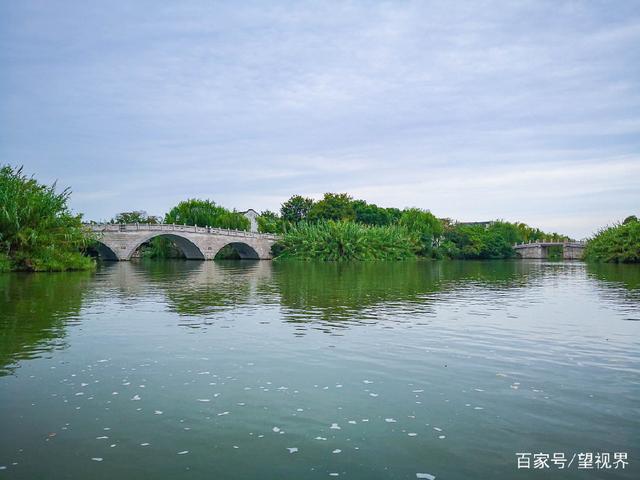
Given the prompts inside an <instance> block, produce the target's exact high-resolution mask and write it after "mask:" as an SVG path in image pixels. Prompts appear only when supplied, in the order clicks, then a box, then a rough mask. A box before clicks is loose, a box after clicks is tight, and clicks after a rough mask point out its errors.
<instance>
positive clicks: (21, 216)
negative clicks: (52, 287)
mask: <svg viewBox="0 0 640 480" xmlns="http://www.w3.org/2000/svg"><path fill="white" fill-rule="evenodd" d="M69 195H70V191H69V189H65V190H63V191H62V192H61V193H56V186H55V184H54V185H51V186H46V185H41V184H39V183H38V182H37V181H36V180H35V179H33V178H29V177H27V176H25V175H23V173H22V168H18V169H14V168H12V167H10V166H4V167H2V168H1V169H0V252H1V253H2V258H1V259H0V264H2V268H3V269H6V268H8V267H7V265H8V264H10V265H11V268H12V269H16V270H32V271H59V270H85V269H90V268H92V267H93V266H94V262H93V260H92V259H90V258H88V257H85V256H84V255H82V253H81V249H83V248H85V247H87V246H88V245H89V244H90V242H91V241H92V235H91V233H90V231H89V230H88V229H86V228H85V227H84V226H83V225H82V219H81V216H80V215H73V214H72V213H71V212H70V211H69V208H68V206H67V201H68V199H69Z"/></svg>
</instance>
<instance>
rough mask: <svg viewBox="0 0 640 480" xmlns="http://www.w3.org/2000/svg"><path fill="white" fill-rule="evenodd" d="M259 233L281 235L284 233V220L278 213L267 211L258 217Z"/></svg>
mask: <svg viewBox="0 0 640 480" xmlns="http://www.w3.org/2000/svg"><path fill="white" fill-rule="evenodd" d="M257 222H258V231H259V232H260V233H280V232H281V231H282V220H281V219H280V217H279V216H278V214H277V213H275V212H272V211H270V210H265V211H264V212H262V213H261V214H260V216H258V218H257Z"/></svg>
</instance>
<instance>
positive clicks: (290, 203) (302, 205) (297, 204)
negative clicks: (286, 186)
mask: <svg viewBox="0 0 640 480" xmlns="http://www.w3.org/2000/svg"><path fill="white" fill-rule="evenodd" d="M312 207H313V200H312V199H310V198H306V197H303V196H301V195H294V196H292V197H291V198H290V199H289V200H287V201H286V202H284V203H283V204H282V207H281V208H280V215H281V217H282V220H283V221H285V222H288V223H298V222H301V221H302V220H306V219H307V216H308V215H309V211H310V210H311V208H312Z"/></svg>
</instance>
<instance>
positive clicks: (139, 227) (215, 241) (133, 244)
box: [87, 223, 278, 261]
mask: <svg viewBox="0 0 640 480" xmlns="http://www.w3.org/2000/svg"><path fill="white" fill-rule="evenodd" d="M87 226H88V227H89V228H91V230H92V231H93V232H94V234H95V238H96V241H97V248H98V253H99V255H100V256H101V257H102V258H103V259H104V260H113V261H124V260H131V257H132V256H133V254H134V252H135V251H136V250H137V249H138V248H139V247H140V245H142V244H143V243H146V242H148V241H149V240H151V239H152V238H155V237H165V238H168V239H170V240H172V241H173V242H174V244H175V245H176V246H177V247H178V248H179V249H180V250H181V251H182V252H183V253H184V255H185V257H186V258H187V259H193V260H213V259H214V257H215V256H216V254H217V253H218V252H219V251H220V250H221V249H222V248H223V247H226V246H227V245H231V246H232V247H234V249H235V250H236V251H237V252H238V254H239V255H240V258H243V259H244V258H252V259H260V260H270V259H271V258H273V256H272V254H271V246H272V245H273V244H274V243H275V242H276V241H277V240H278V236H277V235H271V234H266V233H254V232H245V231H243V230H227V229H224V228H213V227H198V226H190V225H174V224H149V223H128V224H117V223H116V224H113V223H103V224H91V225H87Z"/></svg>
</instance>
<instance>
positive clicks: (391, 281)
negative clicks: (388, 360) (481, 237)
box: [0, 261, 640, 373]
mask: <svg viewBox="0 0 640 480" xmlns="http://www.w3.org/2000/svg"><path fill="white" fill-rule="evenodd" d="M567 275H573V276H574V277H575V276H576V275H577V276H578V277H582V278H584V279H585V280H590V281H591V282H592V283H594V284H595V286H596V290H597V291H598V292H599V295H600V296H601V298H603V299H604V300H605V301H609V300H610V303H612V304H615V305H616V308H618V309H623V310H624V311H625V313H626V315H627V319H628V320H638V319H639V315H638V305H639V304H640V303H639V301H640V268H638V267H637V266H632V265H586V266H585V264H581V263H548V262H536V261H532V262H526V261H487V262H473V261H466V262H380V263H352V264H343V263H305V262H283V263H276V262H273V263H272V262H260V261H227V262H218V261H216V262H189V261H170V262H141V263H134V262H131V263H129V262H127V263H119V264H107V265H105V266H103V267H101V269H99V271H98V272H97V273H96V274H90V273H63V274H41V275H40V274H39V275H21V274H5V275H1V276H0V311H1V312H2V316H1V321H0V368H2V369H3V370H4V371H5V373H6V371H8V369H10V368H12V367H10V365H12V364H14V363H15V362H16V361H18V360H20V359H25V358H31V357H33V356H39V355H41V354H42V352H45V351H48V350H51V349H53V348H62V347H64V346H65V340H64V338H65V326H66V325H67V324H68V323H69V322H70V321H74V320H77V319H79V318H80V315H81V309H82V307H83V306H84V307H86V308H92V309H94V310H95V311H96V312H98V313H101V312H104V311H106V310H111V311H117V310H118V309H121V310H127V309H129V310H131V309H132V308H137V309H140V308H141V305H144V303H145V302H149V303H151V304H153V306H151V307H150V308H151V309H152V310H157V309H158V308H160V309H161V310H164V311H165V312H173V313H176V314H178V315H179V316H180V317H181V319H180V321H179V323H180V325H184V326H188V327H193V328H198V327H201V326H203V325H208V324H212V323H214V322H216V320H217V318H219V317H220V315H223V314H224V313H225V312H229V311H234V310H238V313H239V314H241V315H251V314H252V312H257V311H259V312H260V313H264V312H265V311H268V310H269V309H274V310H275V311H276V314H275V315H276V316H277V318H279V319H280V320H281V321H284V322H288V323H292V324H296V325H298V327H297V329H296V332H295V333H296V334H304V332H305V330H306V329H307V328H318V329H321V330H325V331H328V332H336V331H339V329H341V328H349V327H351V326H354V325H367V324H371V323H378V322H382V321H387V322H404V321H409V322H418V324H420V323H428V322H429V319H430V318H431V317H433V316H434V315H435V308H436V307H437V305H438V304H441V303H443V302H444V303H451V302H456V301H462V302H464V299H465V295H466V294H467V293H468V292H473V293H472V294H471V293H469V296H472V297H473V301H474V302H482V299H483V298H486V301H487V302H491V303H492V304H494V305H495V306H497V305H499V303H500V301H501V298H502V297H503V296H504V295H506V294H507V293H508V292H513V291H516V292H517V291H518V290H521V291H522V300H523V303H524V302H528V303H531V304H533V303H535V301H536V300H535V298H526V299H525V297H524V295H526V294H527V292H530V291H531V290H532V288H533V287H536V288H542V286H545V285H546V286H548V285H553V284H554V282H556V281H558V279H561V278H563V276H567ZM482 290H487V295H483V294H481V292H482ZM478 292H480V293H478ZM489 292H491V293H489ZM517 295H519V294H516V297H517ZM620 300H622V301H620ZM488 310H491V309H488ZM468 314H470V315H473V314H474V312H473V311H470V312H468ZM489 314H490V313H489V312H488V311H484V312H483V315H489ZM264 323H268V321H265V322H264Z"/></svg>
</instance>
